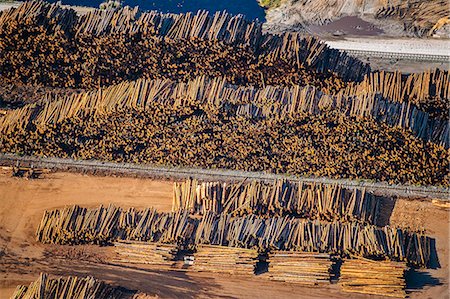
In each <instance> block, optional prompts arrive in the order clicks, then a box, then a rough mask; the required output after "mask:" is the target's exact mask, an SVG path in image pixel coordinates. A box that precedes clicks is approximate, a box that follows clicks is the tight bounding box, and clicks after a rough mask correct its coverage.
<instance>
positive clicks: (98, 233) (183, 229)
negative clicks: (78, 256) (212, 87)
mask: <svg viewBox="0 0 450 299" xmlns="http://www.w3.org/2000/svg"><path fill="white" fill-rule="evenodd" d="M196 222H197V221H196V220H195V219H191V218H190V217H188V214H187V212H184V211H178V212H176V213H158V212H156V211H155V210H154V209H145V210H140V211H137V210H135V209H134V208H133V209H128V210H124V209H120V208H118V207H115V206H113V205H109V206H108V207H103V206H100V207H99V208H96V209H86V208H81V207H79V206H72V207H68V208H64V209H61V210H53V211H46V212H45V214H44V217H43V218H42V220H41V223H40V225H39V227H38V229H37V233H36V234H37V240H38V241H40V242H43V243H55V244H84V243H94V244H106V243H108V242H110V241H115V240H135V241H152V242H156V241H159V242H163V243H177V242H179V241H180V242H182V241H183V240H186V239H187V240H189V239H190V238H191V235H192V234H194V233H195V227H196Z"/></svg>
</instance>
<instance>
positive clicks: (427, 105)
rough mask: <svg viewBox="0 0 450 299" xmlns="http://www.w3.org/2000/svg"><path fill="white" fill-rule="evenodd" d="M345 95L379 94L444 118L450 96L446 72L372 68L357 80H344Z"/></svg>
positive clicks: (449, 85)
mask: <svg viewBox="0 0 450 299" xmlns="http://www.w3.org/2000/svg"><path fill="white" fill-rule="evenodd" d="M343 93H344V94H345V95H346V96H352V95H356V96H362V95H364V94H380V95H382V97H383V98H385V99H388V100H390V101H392V102H398V103H403V102H410V103H413V104H415V105H416V106H418V107H419V108H420V109H421V110H425V111H427V112H429V113H430V114H431V116H432V117H440V118H445V119H447V118H448V113H447V112H448V108H449V107H448V106H447V105H448V102H449V99H450V73H449V72H448V71H440V70H433V71H426V72H423V73H413V74H409V75H404V74H402V73H401V72H398V71H397V72H393V73H390V72H385V71H381V72H374V73H370V74H369V75H367V76H365V77H364V80H363V81H362V82H360V83H355V84H348V85H347V87H346V89H345V90H343Z"/></svg>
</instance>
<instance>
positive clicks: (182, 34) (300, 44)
mask: <svg viewBox="0 0 450 299" xmlns="http://www.w3.org/2000/svg"><path fill="white" fill-rule="evenodd" d="M54 7H56V8H54ZM49 10H58V11H59V10H65V8H62V7H59V6H58V4H48V3H46V2H43V1H31V2H30V4H27V5H22V6H20V7H19V8H18V9H14V8H11V9H10V10H8V11H7V12H5V13H2V14H1V15H0V29H1V28H5V27H6V26H8V24H9V23H14V24H16V23H18V24H25V25H30V26H40V23H39V22H37V21H36V20H37V19H39V20H40V19H43V20H45V21H41V22H44V23H45V24H53V23H55V22H57V21H59V18H58V19H56V20H53V18H54V14H48V13H47V12H48V11H49ZM30 14H32V15H37V17H35V18H32V19H28V15H30ZM61 14H62V13H58V14H57V15H56V17H59V16H60V15H61ZM68 14H70V15H72V14H73V11H72V10H71V12H70V13H68ZM26 21H28V23H27V22H26ZM33 21H35V22H33ZM64 29H65V30H66V31H70V32H71V33H72V34H73V35H83V36H87V35H89V36H100V35H113V34H123V35H130V34H142V35H154V36H158V37H164V38H167V39H171V40H186V39H201V40H212V41H220V42H224V43H227V44H233V45H237V46H241V47H250V48H251V49H253V51H255V54H256V55H261V56H265V57H266V58H267V60H268V62H270V61H272V62H273V61H277V60H280V59H283V60H285V61H288V62H290V63H293V64H296V65H299V66H300V65H304V66H307V67H309V68H312V69H314V70H316V71H319V72H323V71H331V72H333V73H335V74H337V75H338V76H339V77H341V78H342V79H343V80H345V81H355V80H356V81H360V80H362V78H363V76H364V75H365V74H367V73H369V72H370V67H369V66H368V65H367V64H364V63H362V62H361V61H360V60H358V59H356V58H353V57H351V56H349V55H347V54H346V53H345V52H341V51H339V50H336V49H330V48H328V46H326V44H325V43H322V42H320V41H319V40H318V39H315V38H313V37H311V36H308V37H303V36H301V35H300V34H297V33H285V34H282V35H272V34H263V33H262V27H261V23H259V22H249V21H247V20H245V19H244V17H243V16H242V15H237V16H231V15H229V14H228V13H226V12H217V13H215V14H214V15H210V14H209V13H208V12H206V11H199V12H198V13H196V14H193V13H186V14H162V13H159V12H155V11H150V12H144V13H141V12H140V11H138V9H137V7H136V8H134V9H131V8H129V7H125V8H121V9H118V10H93V11H90V12H88V13H87V14H84V15H83V16H81V17H79V18H76V23H74V22H73V18H70V22H68V24H67V25H66V27H65V28H64Z"/></svg>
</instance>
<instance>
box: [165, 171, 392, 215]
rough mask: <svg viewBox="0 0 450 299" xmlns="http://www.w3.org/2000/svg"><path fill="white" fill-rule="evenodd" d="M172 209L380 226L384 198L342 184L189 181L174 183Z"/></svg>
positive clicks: (281, 181) (286, 181)
mask: <svg viewBox="0 0 450 299" xmlns="http://www.w3.org/2000/svg"><path fill="white" fill-rule="evenodd" d="M173 188H174V197H173V204H172V210H173V211H177V210H179V209H183V210H189V211H190V212H191V213H194V214H201V215H204V214H206V213H208V212H210V211H212V212H214V213H226V214H228V213H231V214H234V215H245V214H256V215H261V216H273V215H295V216H297V217H301V218H309V219H321V220H334V219H336V220H337V219H340V220H342V221H352V220H356V221H361V222H365V223H370V224H378V223H380V221H379V219H378V218H379V217H383V215H379V213H380V209H381V206H382V204H383V201H384V200H390V201H395V199H393V198H389V199H385V198H383V197H380V196H375V195H374V194H373V193H370V192H366V191H365V189H364V188H362V189H358V188H356V189H346V188H342V186H339V185H327V184H315V183H303V182H294V181H289V180H276V181H274V182H273V183H271V184H270V183H265V182H261V181H248V182H247V181H241V182H235V183H225V182H198V181H197V180H195V179H194V180H191V179H188V180H186V181H184V182H180V183H179V182H175V183H174V187H173Z"/></svg>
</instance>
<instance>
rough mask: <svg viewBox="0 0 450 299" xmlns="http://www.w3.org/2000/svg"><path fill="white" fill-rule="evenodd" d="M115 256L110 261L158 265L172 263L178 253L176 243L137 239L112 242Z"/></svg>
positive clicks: (169, 264)
mask: <svg viewBox="0 0 450 299" xmlns="http://www.w3.org/2000/svg"><path fill="white" fill-rule="evenodd" d="M114 251H115V257H114V258H113V259H112V262H115V263H132V264H151V265H158V266H168V267H171V266H173V265H174V262H175V258H176V256H177V254H178V248H177V245H176V244H158V243H149V242H137V241H132V242H130V241H122V242H114Z"/></svg>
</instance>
